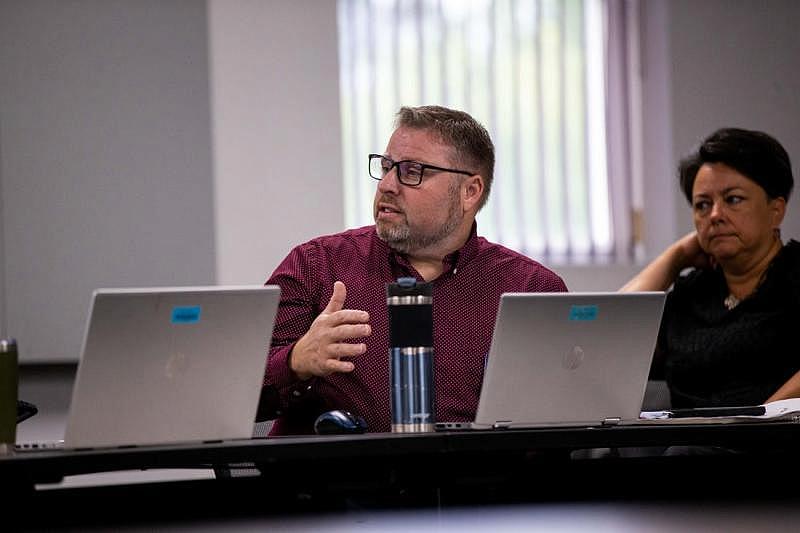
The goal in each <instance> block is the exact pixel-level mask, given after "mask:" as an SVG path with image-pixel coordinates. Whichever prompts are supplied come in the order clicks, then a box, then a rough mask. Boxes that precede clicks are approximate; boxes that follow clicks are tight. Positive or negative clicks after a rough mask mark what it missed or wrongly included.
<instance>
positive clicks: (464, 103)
mask: <svg viewBox="0 0 800 533" xmlns="http://www.w3.org/2000/svg"><path fill="white" fill-rule="evenodd" d="M635 7H636V5H635V0H629V1H626V0H475V1H467V0H339V4H338V10H339V36H340V37H339V43H340V44H339V55H340V65H341V73H340V85H341V113H342V138H343V146H344V154H343V156H344V157H343V160H344V182H345V203H346V205H345V212H346V216H347V220H346V222H347V225H348V226H360V225H366V224H371V223H372V213H371V205H372V196H373V193H374V190H375V182H374V181H373V180H371V179H370V178H369V175H368V173H367V154H368V153H370V152H376V153H381V152H383V150H384V148H385V145H386V142H387V141H388V138H389V136H390V134H391V131H392V121H393V118H394V113H395V112H396V111H397V109H398V108H399V107H400V106H402V105H412V106H413V105H422V104H440V105H445V106H448V107H454V108H458V109H463V110H465V111H467V112H469V113H471V114H472V115H473V116H474V117H475V118H476V119H478V120H479V121H481V122H482V123H483V124H484V125H485V126H486V127H487V129H488V130H489V132H490V134H491V135H492V139H493V140H494V142H495V148H496V156H497V163H496V168H495V181H494V183H493V186H492V197H491V198H490V200H489V202H488V204H487V205H486V206H485V207H484V209H483V210H482V211H481V212H480V213H479V215H478V230H479V233H480V234H482V235H484V236H486V237H487V238H489V239H490V240H493V241H496V242H500V243H502V244H504V245H506V246H508V247H510V248H513V249H516V250H519V251H521V252H523V253H525V254H526V255H529V256H531V257H534V258H536V259H539V260H544V261H547V262H548V263H550V264H585V263H596V262H609V261H615V262H619V261H628V260H630V259H631V257H632V255H633V254H634V253H635V249H636V246H635V242H634V238H633V236H634V233H635V232H634V228H635V224H634V219H635V211H634V209H635V203H634V200H635V199H636V194H637V193H636V186H635V184H633V182H632V179H631V176H632V173H633V172H634V171H635V166H636V165H635V162H633V163H632V162H631V150H632V149H634V148H635V145H634V144H632V143H631V140H630V139H631V135H633V134H635V133H636V131H635V130H636V124H635V122H634V123H632V119H631V116H635V113H634V114H633V115H632V114H631V110H632V109H633V110H635V102H634V103H633V104H634V105H633V106H632V105H631V94H632V92H635V90H636V87H631V76H630V74H629V72H630V69H631V65H635V59H636V57H637V56H636V51H637V48H636V46H635V45H636V42H637V40H638V37H637V35H636V33H635V32H633V31H632V29H631V28H632V26H633V27H638V26H637V24H638V23H637V22H636V20H635V17H632V16H631V13H634V14H635ZM637 74H638V73H637Z"/></svg>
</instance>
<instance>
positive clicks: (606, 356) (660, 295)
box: [436, 292, 666, 430]
mask: <svg viewBox="0 0 800 533" xmlns="http://www.w3.org/2000/svg"><path fill="white" fill-rule="evenodd" d="M665 297H666V295H665V293H664V292H608V293H602V292H597V293H589V292H584V293H577V292H571V293H570V292H564V293H506V294H503V295H502V296H501V299H500V306H499V309H498V312H497V318H496V323H495V330H494V335H493V337H492V344H491V348H490V349H489V356H488V359H487V364H486V372H485V374H484V379H483V387H482V389H481V394H480V400H479V403H478V410H477V413H476V416H475V421H474V422H471V423H469V422H468V423H459V422H438V423H437V424H436V429H437V430H455V429H491V428H530V427H551V426H601V425H609V424H621V423H626V422H629V421H630V422H633V421H636V420H638V418H639V414H640V412H641V408H642V400H643V398H644V392H645V387H646V386H647V380H648V376H649V372H650V364H651V362H652V359H653V352H654V349H655V344H656V338H657V335H658V329H659V326H660V322H661V314H662V312H663V308H664V301H665Z"/></svg>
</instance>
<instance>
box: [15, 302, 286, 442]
mask: <svg viewBox="0 0 800 533" xmlns="http://www.w3.org/2000/svg"><path fill="white" fill-rule="evenodd" d="M279 298H280V288H279V287H278V286H210V287H175V288H172V287H171V288H137V289H98V290H96V291H94V293H93V294H92V298H91V304H90V307H89V315H88V320H87V326H86V332H85V336H84V341H83V347H82V353H81V359H80V361H79V364H78V371H77V375H76V378H75V384H74V387H73V393H72V402H71V404H70V408H69V415H68V418H67V424H66V429H65V433H64V441H63V447H64V448H95V447H108V446H112V447H113V446H132V445H148V444H165V443H179V442H199V441H220V440H229V439H243V438H250V437H251V436H252V433H253V428H254V423H255V416H256V410H257V407H258V402H259V397H260V394H261V385H262V382H263V377H264V371H265V369H266V360H267V351H268V348H269V345H270V342H271V338H272V328H273V324H274V320H275V313H276V310H277V307H278V301H279ZM22 447H23V448H24V447H25V446H22ZM42 447H46V446H42ZM17 448H18V449H19V448H20V446H19V445H18V446H17Z"/></svg>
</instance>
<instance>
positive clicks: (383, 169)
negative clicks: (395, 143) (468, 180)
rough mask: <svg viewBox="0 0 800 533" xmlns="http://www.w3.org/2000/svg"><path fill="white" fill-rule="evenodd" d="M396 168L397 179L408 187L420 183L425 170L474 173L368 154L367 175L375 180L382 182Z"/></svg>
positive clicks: (472, 173) (471, 174) (472, 174)
mask: <svg viewBox="0 0 800 533" xmlns="http://www.w3.org/2000/svg"><path fill="white" fill-rule="evenodd" d="M394 167H397V179H398V181H400V183H402V184H403V185H408V186H409V187H416V186H417V185H419V184H420V183H422V175H423V174H424V173H425V171H426V170H435V171H437V172H455V173H456V174H465V175H467V176H474V175H475V173H474V172H467V171H466V170H456V169H454V168H442V167H437V166H434V165H428V164H427V163H420V162H419V161H392V160H391V159H389V158H388V157H384V156H382V155H378V154H369V175H370V176H371V177H372V178H373V179H376V180H382V179H383V178H384V176H386V174H388V173H389V172H391V171H392V169H393V168H394Z"/></svg>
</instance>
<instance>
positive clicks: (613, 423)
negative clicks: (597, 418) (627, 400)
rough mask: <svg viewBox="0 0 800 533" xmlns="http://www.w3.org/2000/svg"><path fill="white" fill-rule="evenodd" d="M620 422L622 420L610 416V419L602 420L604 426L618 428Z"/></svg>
mask: <svg viewBox="0 0 800 533" xmlns="http://www.w3.org/2000/svg"><path fill="white" fill-rule="evenodd" d="M621 422H622V419H621V418H619V417H616V416H612V417H610V418H606V419H604V420H603V425H604V426H618V425H619V424H620V423H621Z"/></svg>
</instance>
